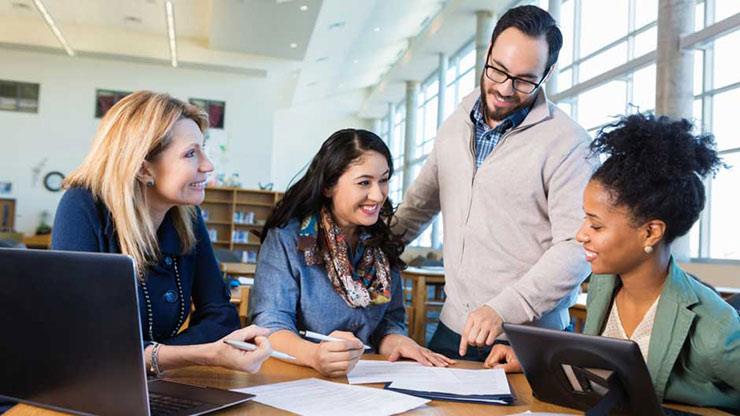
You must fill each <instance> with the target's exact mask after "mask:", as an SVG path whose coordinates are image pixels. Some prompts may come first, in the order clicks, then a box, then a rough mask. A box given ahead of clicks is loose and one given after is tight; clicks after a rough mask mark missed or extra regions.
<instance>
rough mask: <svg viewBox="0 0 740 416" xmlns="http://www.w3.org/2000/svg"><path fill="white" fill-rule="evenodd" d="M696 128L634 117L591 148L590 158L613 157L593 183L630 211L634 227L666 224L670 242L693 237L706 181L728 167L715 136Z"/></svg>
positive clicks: (601, 135) (680, 122)
mask: <svg viewBox="0 0 740 416" xmlns="http://www.w3.org/2000/svg"><path fill="white" fill-rule="evenodd" d="M692 128H693V126H692V124H691V122H689V121H688V120H686V119H680V120H675V119H671V118H668V117H665V116H660V117H656V116H654V115H652V114H647V115H646V114H634V115H630V116H627V117H623V118H622V119H620V120H619V121H617V122H615V123H613V124H611V125H608V126H606V127H604V128H603V129H601V131H599V133H598V135H597V138H596V139H595V140H594V141H593V142H592V143H591V151H592V154H606V155H609V158H608V159H606V161H604V163H603V164H602V165H601V167H599V168H598V169H597V170H596V172H595V173H594V174H593V176H592V177H591V180H594V181H597V182H599V183H600V184H601V185H603V186H604V187H605V188H606V189H607V191H608V192H609V194H610V199H611V200H612V201H611V202H612V203H613V204H614V205H618V206H619V205H621V206H625V207H627V208H628V209H629V210H630V212H631V214H632V220H633V222H634V223H635V224H641V223H644V222H645V221H648V220H650V219H659V220H662V221H663V222H665V224H666V231H665V236H664V239H665V241H666V243H671V242H672V241H673V240H674V239H675V238H676V237H680V236H682V235H684V234H686V233H687V232H689V230H690V229H691V226H692V225H693V224H694V223H695V222H696V220H697V219H698V218H699V214H700V213H701V211H702V209H703V208H704V203H705V199H706V197H705V193H704V184H703V183H702V179H703V178H705V177H706V176H707V175H708V174H710V173H711V174H712V175H714V174H715V173H716V172H717V169H719V168H720V167H721V166H724V164H723V163H722V161H721V160H720V158H719V156H717V152H716V150H715V143H714V137H713V136H712V135H711V134H700V135H694V134H692Z"/></svg>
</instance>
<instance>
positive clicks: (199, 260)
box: [51, 188, 240, 345]
mask: <svg viewBox="0 0 740 416" xmlns="http://www.w3.org/2000/svg"><path fill="white" fill-rule="evenodd" d="M199 212H200V211H199ZM196 217H197V218H196V219H195V220H194V222H193V232H194V233H195V238H196V239H197V244H196V246H195V247H194V248H193V249H192V250H191V251H190V252H189V253H187V254H184V255H182V254H181V251H182V250H181V248H180V247H181V245H180V239H179V237H178V235H177V231H176V230H175V227H174V224H173V222H172V218H171V217H170V213H168V214H167V215H166V216H165V218H164V220H163V221H162V225H161V226H160V227H159V230H157V240H158V242H159V249H160V251H161V253H162V257H161V258H160V260H159V263H158V264H156V265H154V266H152V267H149V268H148V269H147V271H146V276H145V278H146V280H147V288H148V289H149V296H150V299H151V303H152V314H153V321H154V323H153V333H154V340H155V341H157V342H160V343H163V344H169V345H192V344H203V343H207V342H212V341H215V340H218V339H220V338H222V337H223V336H225V335H227V334H229V333H230V332H232V331H234V330H236V329H238V328H239V326H240V325H239V317H238V316H237V313H236V308H235V307H234V306H233V305H231V303H230V302H229V298H230V295H229V289H228V286H227V285H225V284H224V281H223V279H222V277H221V273H220V271H219V268H218V264H217V262H216V258H215V256H214V254H213V248H212V247H211V241H210V239H209V238H208V232H207V230H206V226H205V223H204V222H203V218H202V217H201V216H200V215H197V216H196ZM114 228H115V227H114V225H113V220H112V218H111V215H110V212H109V211H108V209H107V208H106V207H105V204H104V203H103V202H102V201H100V200H96V199H95V198H94V197H93V195H92V193H91V192H90V191H89V190H88V189H84V188H72V189H69V190H68V191H67V192H65V194H64V195H63V196H62V200H61V201H60V202H59V207H58V208H57V212H56V215H55V218H54V228H53V232H52V241H51V246H52V248H53V249H55V250H73V251H91V252H102V253H120V252H121V250H120V248H119V245H118V237H117V234H116V232H115V230H114ZM173 262H177V266H178V270H179V272H180V280H181V283H182V290H183V296H184V299H185V302H186V304H185V316H186V317H187V315H188V314H189V312H190V306H191V300H192V303H193V304H194V305H195V312H194V313H193V314H192V316H191V317H190V324H189V326H188V328H187V329H186V330H185V331H183V332H181V333H179V334H177V335H175V336H174V337H170V334H171V333H172V331H173V330H174V329H175V327H176V326H177V321H178V317H179V314H180V302H181V299H178V297H179V295H178V290H177V284H176V278H175V269H174V264H173ZM101 278H105V276H101ZM138 290H139V315H140V316H141V325H142V334H143V336H144V344H145V345H148V344H149V343H150V341H152V340H150V339H149V326H148V325H149V324H148V321H147V308H146V303H145V299H144V293H143V291H142V289H141V286H140V285H139V288H138Z"/></svg>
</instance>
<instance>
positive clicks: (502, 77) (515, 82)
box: [484, 64, 549, 94]
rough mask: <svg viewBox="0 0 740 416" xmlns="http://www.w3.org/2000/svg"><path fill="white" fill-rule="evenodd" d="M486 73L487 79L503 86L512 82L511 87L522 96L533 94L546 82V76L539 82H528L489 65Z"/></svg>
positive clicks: (485, 69)
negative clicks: (508, 81) (507, 82)
mask: <svg viewBox="0 0 740 416" xmlns="http://www.w3.org/2000/svg"><path fill="white" fill-rule="evenodd" d="M548 69H549V68H548ZM547 72H548V71H545V75H547ZM484 73H485V74H486V78H488V79H490V80H491V81H493V82H495V83H497V84H503V83H504V82H506V81H507V80H511V87H512V88H514V89H515V90H516V91H519V92H521V93H522V94H531V93H533V92H534V90H536V89H537V88H538V87H539V86H540V84H542V81H544V80H545V76H543V77H542V79H541V80H540V81H539V82H532V81H528V80H526V79H523V78H519V77H515V76H513V75H511V74H509V73H508V72H506V71H504V70H501V69H498V68H496V67H495V66H492V65H488V64H486V65H485V66H484Z"/></svg>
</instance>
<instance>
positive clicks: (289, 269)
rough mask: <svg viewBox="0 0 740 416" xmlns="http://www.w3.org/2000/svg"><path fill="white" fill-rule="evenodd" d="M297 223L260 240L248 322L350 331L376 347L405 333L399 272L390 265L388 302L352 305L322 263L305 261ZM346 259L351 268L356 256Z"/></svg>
mask: <svg viewBox="0 0 740 416" xmlns="http://www.w3.org/2000/svg"><path fill="white" fill-rule="evenodd" d="M299 228H300V225H299V223H298V221H297V220H295V219H293V220H291V221H290V222H289V223H288V224H287V225H286V226H285V227H282V228H273V229H271V230H270V231H269V232H268V233H267V237H266V238H265V241H264V242H263V243H262V246H261V248H260V253H259V258H258V259H257V270H256V272H255V278H254V287H253V289H252V295H251V296H252V300H251V303H250V309H251V312H250V313H251V316H252V319H253V322H254V323H255V324H256V325H259V326H262V327H265V328H269V329H271V330H273V331H275V330H281V329H286V330H289V331H292V332H298V331H299V330H309V331H313V332H318V333H320V334H324V335H329V334H330V333H331V332H332V331H347V332H352V333H353V334H354V335H355V336H356V337H357V338H359V339H360V340H361V341H362V342H364V343H365V344H369V345H370V346H372V347H373V348H374V349H375V350H376V351H377V349H378V346H379V345H380V341H381V340H382V339H383V337H385V336H386V335H388V334H402V335H406V325H405V323H404V320H405V310H404V305H403V291H402V290H401V275H400V272H399V271H398V270H397V269H393V270H391V301H390V302H388V303H384V304H380V305H370V306H368V307H366V308H352V307H350V306H349V305H347V303H346V302H345V301H344V299H342V297H340V296H339V294H337V292H336V291H335V290H334V287H333V286H332V284H331V281H330V280H329V277H328V276H327V273H326V269H325V268H324V266H323V265H314V266H308V265H306V261H305V259H304V257H303V252H301V251H299V250H298V245H297V244H298V231H299ZM350 258H351V259H352V262H353V267H356V266H357V264H358V262H359V259H360V258H361V256H359V255H358V254H357V253H355V254H354V255H352V256H350Z"/></svg>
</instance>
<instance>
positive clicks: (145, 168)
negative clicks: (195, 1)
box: [52, 91, 271, 374]
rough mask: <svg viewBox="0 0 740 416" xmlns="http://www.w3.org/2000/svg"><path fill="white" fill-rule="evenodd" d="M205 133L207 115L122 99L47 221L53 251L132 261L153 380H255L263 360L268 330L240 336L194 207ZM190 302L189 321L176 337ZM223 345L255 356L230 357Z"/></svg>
mask: <svg viewBox="0 0 740 416" xmlns="http://www.w3.org/2000/svg"><path fill="white" fill-rule="evenodd" d="M207 126H208V118H207V116H206V114H205V113H203V112H202V111H200V110H199V109H198V108H196V107H194V106H192V105H190V104H186V103H184V102H182V101H180V100H177V99H174V98H172V97H170V96H169V95H166V94H155V93H152V92H148V91H140V92H136V93H133V94H131V95H129V96H127V97H125V98H124V99H122V100H121V101H120V102H118V103H117V104H116V105H114V106H113V107H112V108H111V109H110V110H109V111H108V113H107V114H106V115H105V117H103V119H102V120H101V121H100V126H99V127H98V131H97V134H96V137H95V140H94V143H93V146H92V149H91V151H90V153H89V154H88V155H87V157H86V159H85V160H84V162H83V163H82V165H80V166H79V167H78V168H77V169H76V170H75V171H74V172H72V173H71V174H70V176H69V177H68V178H67V180H66V181H65V187H66V188H68V190H67V191H66V193H65V194H64V196H63V197H62V200H61V202H60V203H59V208H58V209H57V213H56V219H55V221H54V233H53V238H52V248H54V249H58V250H75V251H91V252H105V253H123V254H128V255H130V256H132V257H133V258H134V260H135V262H136V265H137V271H138V275H139V280H138V282H139V285H138V290H139V310H140V314H141V324H142V334H143V336H144V339H143V342H144V347H145V350H144V351H145V357H146V360H147V368H150V369H151V371H152V372H154V373H156V374H159V373H160V372H161V371H164V370H167V369H172V368H176V367H182V366H187V365H215V366H221V367H226V368H232V369H238V370H243V371H249V372H256V371H257V370H258V369H259V368H260V365H261V364H262V362H263V361H264V360H265V359H267V357H268V356H269V354H270V352H271V347H270V343H269V342H268V340H267V338H266V336H267V335H268V334H269V332H268V331H267V330H266V329H263V328H259V327H255V326H251V327H248V328H244V329H238V328H239V319H238V317H237V314H236V310H235V309H234V307H233V306H232V305H231V304H230V303H229V293H228V291H227V289H226V287H225V286H224V283H223V281H222V279H221V276H220V273H219V270H218V265H217V263H216V259H215V257H214V255H213V249H212V248H211V242H210V240H209V238H208V232H207V231H206V228H205V224H204V222H203V219H202V217H201V216H200V215H199V211H198V209H197V208H196V207H195V206H196V205H198V204H200V203H201V202H202V201H203V197H204V188H205V184H206V179H207V176H208V173H209V172H211V171H212V170H213V165H212V164H211V162H210V161H209V160H208V158H207V157H206V155H205V154H204V153H203V132H204V131H205V130H206V128H207ZM104 278H105V276H101V279H104ZM92 295H93V296H94V294H92ZM191 301H192V303H193V304H194V305H195V312H194V313H193V315H192V316H191V318H190V325H189V327H188V328H187V329H186V330H184V331H182V332H181V331H180V329H181V327H182V325H183V323H184V321H185V319H186V318H187V316H188V314H189V313H190V305H191ZM111 306H112V305H111ZM111 324H115V323H111ZM222 338H226V339H235V340H239V341H244V340H253V342H254V343H256V344H257V345H258V347H259V348H258V349H257V350H256V351H252V352H245V351H241V350H237V349H235V348H233V347H231V346H229V345H227V344H225V343H223V342H221V339H222Z"/></svg>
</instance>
